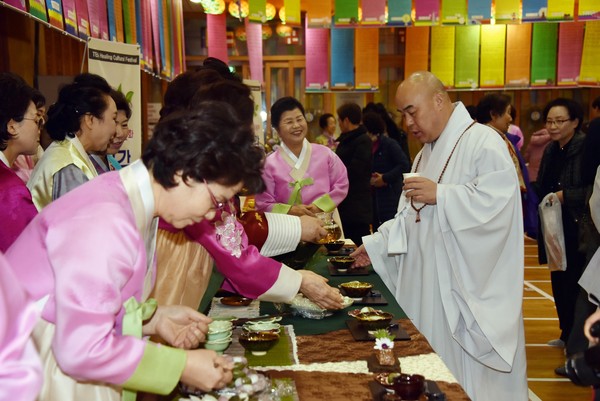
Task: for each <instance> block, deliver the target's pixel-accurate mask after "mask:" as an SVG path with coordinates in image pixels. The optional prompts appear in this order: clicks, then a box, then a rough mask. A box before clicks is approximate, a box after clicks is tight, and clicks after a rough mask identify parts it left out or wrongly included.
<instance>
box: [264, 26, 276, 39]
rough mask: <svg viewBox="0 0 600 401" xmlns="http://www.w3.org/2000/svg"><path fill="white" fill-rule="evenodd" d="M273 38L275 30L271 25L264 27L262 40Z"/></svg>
mask: <svg viewBox="0 0 600 401" xmlns="http://www.w3.org/2000/svg"><path fill="white" fill-rule="evenodd" d="M271 36H273V29H271V27H270V26H269V25H263V26H262V39H263V40H267V39H269V38H270V37H271Z"/></svg>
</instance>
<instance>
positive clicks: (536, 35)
mask: <svg viewBox="0 0 600 401" xmlns="http://www.w3.org/2000/svg"><path fill="white" fill-rule="evenodd" d="M557 38H558V24H552V23H543V22H541V23H540V22H536V23H534V24H533V34H532V39H531V85H532V86H547V85H554V84H555V83H556V50H557V45H558V43H557Z"/></svg>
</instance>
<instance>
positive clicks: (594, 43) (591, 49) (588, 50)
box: [579, 21, 600, 85]
mask: <svg viewBox="0 0 600 401" xmlns="http://www.w3.org/2000/svg"><path fill="white" fill-rule="evenodd" d="M598 43H600V21H588V22H586V23H585V36H584V38H583V55H582V56H581V72H580V73H579V83H580V84H581V83H585V84H592V85H598V84H600V46H598Z"/></svg>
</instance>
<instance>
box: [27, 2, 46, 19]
mask: <svg viewBox="0 0 600 401" xmlns="http://www.w3.org/2000/svg"><path fill="white" fill-rule="evenodd" d="M29 14H31V15H33V16H34V17H36V18H39V19H41V20H42V21H46V22H48V16H47V15H46V4H45V3H44V0H29Z"/></svg>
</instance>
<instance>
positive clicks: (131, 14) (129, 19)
mask: <svg viewBox="0 0 600 401" xmlns="http://www.w3.org/2000/svg"><path fill="white" fill-rule="evenodd" d="M122 2H123V29H124V31H125V32H124V35H125V42H127V43H137V23H136V21H137V20H136V18H135V0H122Z"/></svg>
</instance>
